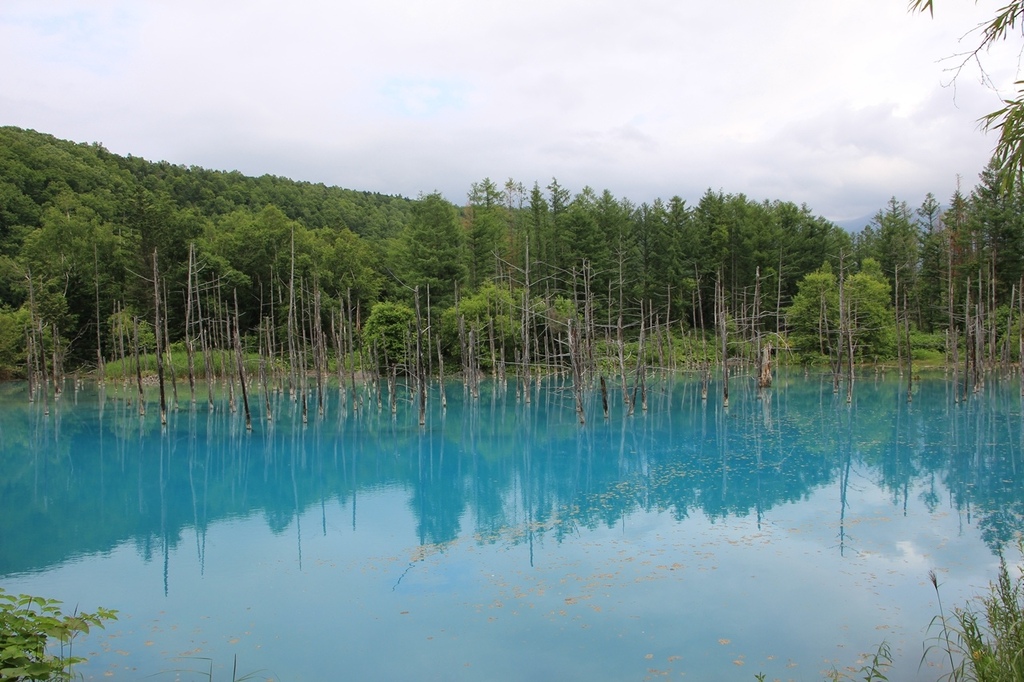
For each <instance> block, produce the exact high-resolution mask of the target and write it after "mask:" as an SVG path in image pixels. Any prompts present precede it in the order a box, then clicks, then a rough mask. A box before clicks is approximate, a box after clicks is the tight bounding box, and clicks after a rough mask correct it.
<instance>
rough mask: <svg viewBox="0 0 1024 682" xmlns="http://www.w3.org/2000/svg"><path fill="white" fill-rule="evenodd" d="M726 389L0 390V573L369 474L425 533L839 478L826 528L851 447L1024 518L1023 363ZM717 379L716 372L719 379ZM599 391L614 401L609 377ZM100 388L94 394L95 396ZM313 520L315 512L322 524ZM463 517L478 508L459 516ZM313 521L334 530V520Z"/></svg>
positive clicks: (276, 511)
mask: <svg viewBox="0 0 1024 682" xmlns="http://www.w3.org/2000/svg"><path fill="white" fill-rule="evenodd" d="M732 389H733V390H732V392H731V403H732V405H731V407H730V408H729V409H728V410H725V409H723V408H722V407H721V405H720V404H719V403H718V401H714V400H708V401H702V400H701V399H700V390H699V384H698V383H697V382H691V381H688V380H686V379H678V380H660V381H657V382H652V383H651V387H650V400H649V402H650V409H649V410H648V412H646V413H642V412H638V413H637V414H635V415H634V416H633V417H631V418H627V417H625V416H624V415H623V414H622V413H621V408H620V410H619V411H615V410H614V409H613V413H612V416H611V418H610V419H608V420H604V419H603V418H602V417H601V416H600V406H599V404H598V403H597V402H596V400H595V401H594V402H592V403H591V404H589V405H588V409H590V410H592V412H593V417H592V418H591V419H589V420H588V424H587V426H585V427H583V428H580V426H579V425H578V423H577V421H576V418H575V414H574V410H573V407H572V405H571V393H570V392H568V391H564V390H561V388H560V387H559V386H554V387H553V388H552V389H551V390H545V391H541V392H539V393H537V394H536V399H534V400H532V401H531V402H530V403H525V402H517V401H516V400H515V397H514V392H512V391H514V389H511V390H510V392H509V393H505V392H504V391H501V390H483V391H481V395H480V398H479V399H478V400H476V401H469V402H468V403H467V402H463V401H461V400H459V397H458V391H449V406H448V410H447V412H446V413H445V414H443V415H442V414H441V412H440V408H439V405H437V404H436V403H437V401H434V403H433V404H432V410H433V411H432V412H431V414H430V415H429V419H428V425H427V427H425V428H423V429H421V428H420V427H419V426H418V424H417V423H416V421H417V420H416V414H415V409H414V408H413V407H409V408H408V409H404V406H400V409H399V412H398V414H397V415H395V416H392V415H391V414H390V412H389V411H388V410H385V411H384V412H377V411H376V410H375V409H368V410H361V411H360V412H359V413H358V414H351V413H349V414H347V415H345V416H344V417H342V416H341V415H337V414H336V413H335V412H334V411H333V410H332V409H329V410H328V414H329V415H331V414H334V415H335V416H334V418H333V419H332V418H328V419H327V420H324V421H320V422H315V423H311V424H309V425H303V424H302V422H301V418H300V414H299V411H298V410H297V409H296V407H295V403H293V402H292V401H291V400H290V399H288V398H287V396H281V397H278V398H277V401H278V402H277V403H276V404H275V406H274V408H275V414H276V415H277V418H276V419H275V421H274V422H273V424H271V425H267V424H258V425H257V429H256V430H255V431H254V432H253V433H252V434H248V433H246V431H245V429H244V426H243V425H242V424H241V423H240V417H239V416H238V415H236V414H231V413H230V412H229V411H227V410H226V409H221V407H218V409H217V410H216V411H214V412H212V413H208V412H207V411H206V410H205V407H203V409H200V410H199V411H198V412H196V411H193V410H192V409H191V407H190V406H186V405H185V404H184V403H183V405H182V408H181V410H179V411H178V412H172V413H171V415H170V417H171V419H170V423H169V425H168V427H167V430H166V431H162V430H161V429H160V427H159V420H158V418H157V417H153V416H150V417H145V418H142V417H140V416H139V415H138V410H137V409H136V408H135V407H133V406H132V405H130V404H128V403H127V402H125V401H124V400H121V399H120V398H118V397H117V396H116V395H113V394H108V395H107V396H105V398H103V401H102V402H101V401H100V400H97V399H96V396H95V394H87V395H89V396H90V397H89V398H88V399H87V398H81V399H80V400H79V401H78V402H79V404H78V405H72V404H71V403H70V402H69V401H67V400H65V402H64V403H63V404H58V405H56V406H52V412H51V414H50V415H49V416H46V415H43V414H42V411H41V409H40V407H39V406H38V405H35V406H33V405H29V404H27V403H25V402H24V401H23V400H18V399H15V401H12V402H10V403H9V404H5V406H4V410H3V411H2V412H0V467H2V471H3V472H4V475H3V476H2V477H0V494H2V498H0V499H2V505H3V509H2V511H3V513H2V514H0V537H3V538H4V552H3V554H0V573H3V574H6V573H11V572H16V571H24V570H33V569H37V568H39V567H42V566H47V565H51V564H54V563H57V562H60V561H62V560H64V559H66V558H67V557H69V556H73V555H76V554H80V553H86V552H101V551H106V550H109V549H111V548H113V547H114V546H116V545H118V544H120V543H123V542H125V541H131V542H133V543H134V544H135V546H136V547H137V548H138V551H139V552H140V554H142V555H143V556H145V557H147V559H152V560H158V558H160V557H161V556H162V557H164V558H165V557H166V556H167V553H168V551H169V550H170V549H173V548H175V547H176V546H177V545H179V544H180V543H181V542H182V540H183V539H185V538H188V541H189V542H193V541H194V543H195V546H196V550H195V551H196V552H197V554H198V556H199V558H200V561H201V562H202V561H203V557H204V548H205V534H206V529H207V528H208V527H209V525H210V524H211V523H213V522H215V521H217V520H221V519H225V518H231V517H242V516H251V515H253V514H259V515H261V516H262V517H263V518H264V519H265V520H266V522H267V524H268V527H269V528H270V529H271V530H272V531H273V532H275V533H279V534H284V533H288V532H294V533H295V535H296V538H297V542H298V550H299V552H301V537H302V533H301V532H300V531H303V530H304V531H305V532H307V533H308V532H310V530H309V529H300V528H299V527H298V520H299V518H300V516H301V515H302V514H303V513H304V512H306V511H308V510H310V509H312V508H315V507H314V506H316V507H319V508H321V509H324V508H325V507H326V504H327V501H337V502H341V503H343V504H344V503H349V502H350V503H351V505H352V514H353V518H352V523H353V524H357V523H358V515H357V513H356V505H355V501H356V498H357V496H358V494H359V492H360V491H361V490H367V489H380V488H382V487H390V488H394V487H400V488H403V489H405V490H407V491H408V494H409V503H408V505H409V509H410V511H411V513H412V514H413V517H414V518H415V528H414V529H410V530H411V531H412V532H413V533H414V534H415V535H414V536H415V538H416V539H417V540H418V541H419V542H420V543H422V544H444V543H447V542H450V541H452V540H454V539H456V538H458V537H459V536H460V535H462V534H464V533H465V532H473V533H475V534H477V535H478V537H479V538H480V540H481V541H483V542H495V541H501V542H509V543H517V544H518V543H528V544H529V545H530V547H531V556H532V549H533V546H534V542H535V541H537V540H538V539H539V538H541V537H544V536H549V537H551V538H552V539H554V540H556V541H558V540H560V539H562V538H563V537H565V536H566V535H567V534H570V533H574V532H577V530H578V529H579V528H588V527H589V528H593V527H598V526H602V525H604V526H615V525H616V524H619V523H621V522H622V521H623V520H624V519H625V518H626V517H627V516H628V515H629V514H631V513H634V512H642V511H658V512H667V513H669V514H671V515H672V516H673V517H675V518H678V519H683V518H686V517H689V516H693V515H695V514H703V515H705V516H707V517H709V518H711V519H718V518H724V517H727V516H746V515H750V514H756V515H757V517H758V520H760V518H761V516H762V515H763V514H765V513H767V512H768V511H770V510H771V509H772V508H773V507H775V506H778V505H780V504H784V503H787V502H794V501H798V500H800V499H802V498H805V497H807V496H808V495H809V494H810V493H811V491H813V490H815V489H817V488H820V487H822V486H826V485H833V484H837V485H838V486H839V488H840V498H839V499H838V500H837V507H836V511H835V514H836V516H835V520H837V521H839V522H840V534H841V537H840V539H839V541H838V542H839V546H840V547H843V546H844V544H845V543H846V541H847V539H846V537H845V535H843V533H844V532H845V528H844V526H843V523H842V521H843V520H844V514H845V511H846V500H845V496H844V494H845V490H846V488H847V484H848V481H849V476H850V472H851V469H858V470H861V471H867V472H868V473H869V475H870V476H871V477H872V478H874V479H875V481H876V483H877V484H878V485H879V486H881V487H882V489H884V490H886V491H888V493H889V495H890V497H891V501H892V503H893V504H894V505H895V506H897V507H899V508H901V509H904V508H905V506H906V504H907V502H908V500H911V499H914V498H915V497H916V498H918V499H921V500H922V501H924V503H925V504H926V506H927V508H928V509H929V510H934V509H936V508H938V506H939V505H941V504H943V503H944V502H943V501H944V499H945V498H947V497H948V500H949V502H948V504H949V505H950V506H952V507H953V508H955V510H956V511H957V512H958V513H960V514H961V516H962V517H963V518H965V520H966V522H968V523H976V524H977V525H978V526H979V527H980V529H981V532H982V536H983V538H984V539H985V542H986V543H988V544H989V546H990V547H992V548H993V550H998V549H999V548H1000V547H1002V546H1003V545H1004V544H1005V543H1006V542H1007V541H1009V540H1010V539H1011V538H1012V536H1013V535H1014V534H1015V533H1017V532H1020V531H1021V530H1022V529H1024V460H1022V454H1021V453H1022V449H1021V443H1022V440H1024V428H1022V418H1021V416H1020V412H1021V410H1020V397H1019V394H1018V393H1017V390H1018V389H1017V387H1016V385H1009V384H1007V385H1002V384H999V383H998V382H992V383H990V385H989V386H987V387H986V391H985V392H984V393H982V394H980V395H978V396H975V397H973V398H972V399H971V400H969V401H967V402H965V403H962V404H957V403H955V402H954V401H953V396H952V393H951V392H950V391H948V390H947V389H946V385H945V384H944V383H943V382H928V381H924V382H922V383H920V384H919V388H918V391H917V394H916V395H915V397H914V402H913V403H912V404H907V403H906V399H905V395H904V394H903V393H902V392H901V391H900V389H899V386H898V382H896V381H895V380H891V381H886V380H884V379H879V380H876V381H870V380H863V381H860V382H858V384H857V388H856V391H855V392H854V402H853V404H851V405H847V404H846V402H845V399H844V398H841V397H837V396H835V395H833V393H832V386H831V382H830V381H822V382H818V381H815V380H813V379H812V380H809V381H808V380H805V379H803V378H798V379H793V378H787V377H780V378H779V380H778V381H777V382H776V385H775V386H774V387H773V389H772V390H771V391H769V392H767V393H765V394H763V395H762V396H760V397H758V396H757V395H756V394H755V392H754V391H753V389H751V388H747V387H746V384H744V383H743V382H742V381H735V382H733V386H732ZM712 394H714V393H713V392H712ZM610 402H611V404H612V405H613V406H616V405H618V406H621V404H622V401H621V397H619V396H616V395H614V394H613V395H612V396H611V400H610ZM101 408H102V409H101ZM318 526H319V527H318ZM466 526H471V528H470V527H466ZM313 532H323V533H326V532H328V529H327V526H326V522H325V523H323V524H313Z"/></svg>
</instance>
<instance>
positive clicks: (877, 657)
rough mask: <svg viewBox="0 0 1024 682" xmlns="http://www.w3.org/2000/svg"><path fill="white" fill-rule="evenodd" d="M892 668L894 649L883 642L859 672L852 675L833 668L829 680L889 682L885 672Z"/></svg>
mask: <svg viewBox="0 0 1024 682" xmlns="http://www.w3.org/2000/svg"><path fill="white" fill-rule="evenodd" d="M891 667H892V648H891V647H890V646H889V643H888V642H882V643H881V644H879V645H878V649H876V650H875V653H873V654H871V656H870V658H869V660H868V661H867V662H865V663H864V664H863V665H862V666H861V667H860V668H859V669H858V670H856V671H853V672H852V675H856V677H853V676H851V674H847V673H846V672H842V671H840V670H836V669H835V668H833V669H832V670H831V671H830V672H829V673H828V679H829V680H832V682H839V680H853V679H858V680H863V681H864V682H887V681H888V679H889V678H888V677H886V675H885V672H886V671H887V670H888V669H889V668H891Z"/></svg>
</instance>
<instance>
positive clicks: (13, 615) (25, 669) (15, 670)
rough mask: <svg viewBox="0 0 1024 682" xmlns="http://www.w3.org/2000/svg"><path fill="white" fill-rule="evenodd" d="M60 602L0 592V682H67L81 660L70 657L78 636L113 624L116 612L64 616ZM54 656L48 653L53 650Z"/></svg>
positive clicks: (0, 590)
mask: <svg viewBox="0 0 1024 682" xmlns="http://www.w3.org/2000/svg"><path fill="white" fill-rule="evenodd" d="M60 605H61V602H59V601H57V600H55V599H44V598H42V597H32V596H29V595H24V594H22V595H17V596H15V595H13V594H8V593H7V592H5V591H4V590H3V588H0V678H2V679H5V680H6V679H11V680H71V679H72V668H73V667H74V665H75V664H77V663H81V662H83V661H84V660H85V659H84V658H81V657H77V656H73V655H72V645H73V643H74V640H75V638H76V637H78V636H79V635H87V634H89V631H90V630H91V629H92V628H94V627H97V628H102V627H103V626H104V623H105V622H106V621H110V620H117V612H116V611H113V610H110V609H103V608H100V609H97V610H96V612H95V613H84V612H83V613H78V611H77V610H76V611H75V612H73V613H71V614H65V613H63V612H62V611H61V609H60ZM55 647H56V649H57V652H56V653H51V650H52V649H53V648H55Z"/></svg>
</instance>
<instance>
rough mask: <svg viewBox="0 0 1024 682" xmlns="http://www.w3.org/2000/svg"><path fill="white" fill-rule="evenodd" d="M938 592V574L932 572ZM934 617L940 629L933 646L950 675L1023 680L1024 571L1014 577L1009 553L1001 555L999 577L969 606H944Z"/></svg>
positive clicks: (985, 681) (989, 681) (987, 681)
mask: <svg viewBox="0 0 1024 682" xmlns="http://www.w3.org/2000/svg"><path fill="white" fill-rule="evenodd" d="M929 578H930V579H931V582H932V585H933V586H934V587H935V591H936V594H938V592H939V584H938V580H937V579H936V577H935V573H934V572H930V573H929ZM939 604H940V612H939V615H938V616H936V618H935V619H934V620H933V621H932V627H936V626H937V627H938V628H939V629H940V633H939V634H938V635H937V636H936V638H935V646H936V647H938V648H939V649H941V650H943V652H944V653H945V654H946V655H947V656H948V658H949V661H950V664H951V665H952V666H953V670H952V672H951V674H950V679H952V680H977V681H978V682H1004V681H1005V682H1011V681H1013V682H1016V681H1019V680H1024V572H1021V571H1020V569H1018V574H1017V576H1016V577H1015V578H1011V576H1010V571H1009V569H1008V568H1007V566H1006V559H1005V558H1004V557H1000V560H999V573H998V575H997V577H996V581H995V582H993V583H990V584H989V589H988V592H987V593H986V594H983V595H981V596H979V597H976V598H975V599H974V600H973V602H969V603H968V604H967V605H966V606H963V607H957V608H955V609H953V613H952V615H951V616H948V617H947V616H946V614H945V613H944V612H942V610H941V604H942V602H941V597H940V601H939Z"/></svg>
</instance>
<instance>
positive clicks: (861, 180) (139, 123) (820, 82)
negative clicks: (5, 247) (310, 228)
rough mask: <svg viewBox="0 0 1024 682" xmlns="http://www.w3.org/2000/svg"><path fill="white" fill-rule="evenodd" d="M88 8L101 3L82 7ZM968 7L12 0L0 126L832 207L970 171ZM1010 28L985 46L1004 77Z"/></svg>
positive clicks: (459, 193) (341, 176)
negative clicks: (962, 66) (964, 60)
mask: <svg viewBox="0 0 1024 682" xmlns="http://www.w3.org/2000/svg"><path fill="white" fill-rule="evenodd" d="M83 7H84V8H85V9H83ZM984 11H985V10H984V8H980V9H979V8H978V7H976V6H974V5H973V3H946V4H945V5H942V6H940V7H938V8H937V16H936V17H935V18H934V19H932V18H929V17H928V16H920V15H909V14H908V13H907V11H906V5H905V3H903V2H900V1H899V0H866V1H865V2H862V3H856V4H850V3H839V2H837V1H834V0H780V1H779V2H775V3H758V4H751V3H747V2H742V1H741V0H725V1H724V2H719V3H714V4H710V3H679V2H672V1H670V0H644V1H642V2H639V3H634V4H632V5H629V6H628V7H627V6H624V5H622V4H621V3H613V2H609V1H606V0H591V1H588V2H582V1H581V0H555V1H551V0H548V1H546V2H541V1H540V0H524V1H523V2H520V3H516V4H514V5H508V4H507V3H500V4H499V3H496V2H491V1H485V0H481V1H476V2H469V1H468V0H439V1H438V2H434V3H412V2H408V0H384V1H382V2H376V3H360V4H358V5H348V4H338V3H330V2H318V1H316V0H302V1H298V2H293V3H288V4H281V3H277V2H266V1H258V2H253V1H246V2H242V1H241V0H234V1H225V2H218V3H212V4H211V3H207V2H199V1H198V0H185V1H182V2H176V3H163V2H155V3H132V2H128V0H105V1H104V2H94V3H88V4H83V3H75V2H70V0H65V1H64V2H53V3H37V2H28V1H25V0H8V1H7V2H5V3H4V4H3V5H0V66H2V67H3V68H2V69H0V124H12V125H20V126H24V127H30V128H35V129H37V130H42V131H45V132H51V133H53V134H55V135H58V136H61V137H68V138H71V139H75V140H80V141H101V142H103V143H104V144H106V145H107V146H108V147H109V148H111V149H112V150H113V151H115V152H118V153H131V154H135V155H140V156H145V157H147V158H152V159H167V160H170V161H173V162H176V163H186V164H198V165H203V166H208V167H212V168H237V169H239V170H242V171H243V172H245V173H251V174H262V173H272V174H277V175H288V176H292V177H296V178H299V179H305V180H313V181H323V182H327V183H331V184H340V185H343V186H347V187H352V188H356V189H369V190H375V191H382V192H387V193H397V194H405V195H409V196H415V195H417V194H418V193H419V192H421V191H431V190H433V189H439V190H441V191H443V192H444V193H445V194H447V195H448V196H449V198H451V199H453V200H456V201H460V200H462V198H463V197H464V196H465V194H466V192H467V191H468V190H469V185H470V183H472V182H474V181H477V180H479V179H481V178H482V177H484V176H485V175H486V176H490V177H492V178H501V179H503V178H506V177H509V176H512V177H515V178H516V179H519V180H521V181H523V182H524V183H526V184H527V185H531V184H532V183H533V181H534V180H537V181H539V182H540V184H541V185H542V186H543V185H546V184H547V183H548V181H549V180H550V178H551V177H552V176H555V177H558V178H559V181H560V182H562V183H563V184H564V185H565V186H567V187H570V188H572V189H576V190H578V189H580V188H581V187H582V186H583V185H584V184H589V185H591V186H594V187H595V188H597V189H604V188H608V189H610V190H611V191H612V192H613V193H614V194H616V195H617V196H626V197H629V198H631V199H633V200H634V201H637V202H639V201H648V200H651V199H653V198H655V197H658V196H661V197H663V198H668V197H670V196H672V195H674V194H678V195H680V196H683V197H684V198H687V199H691V200H695V199H696V198H698V197H699V196H700V195H701V194H702V193H703V191H704V190H705V189H706V188H708V187H712V188H715V189H723V190H725V191H727V192H743V193H745V194H747V195H748V196H751V197H753V198H757V199H783V200H793V201H798V202H806V203H807V204H809V205H810V206H811V207H812V208H813V209H814V210H816V211H818V212H820V213H823V214H825V215H828V216H830V217H836V218H844V217H850V215H856V214H857V212H861V211H863V212H866V213H868V212H873V211H874V210H876V209H877V208H879V207H881V206H882V204H884V202H885V200H886V199H887V198H888V197H889V196H891V195H896V196H897V197H900V198H901V199H905V200H907V201H908V202H910V203H916V202H918V201H919V200H920V199H921V198H923V196H924V194H925V192H928V191H931V192H934V193H935V194H936V195H937V196H939V197H940V198H945V197H947V196H948V195H949V194H950V193H951V192H952V189H953V188H954V186H955V183H956V177H957V175H961V176H963V177H964V178H965V182H966V183H967V184H968V186H969V185H970V184H972V183H973V181H974V179H975V178H976V176H977V173H978V172H980V170H981V169H982V167H983V166H984V164H985V162H986V161H987V158H988V155H989V152H990V149H991V147H992V144H993V139H992V138H991V136H990V137H985V136H984V135H982V134H981V133H979V132H978V131H977V130H976V127H975V121H976V119H977V118H978V117H979V116H980V115H982V114H984V113H985V112H986V111H989V110H991V109H993V108H995V107H996V106H998V97H997V95H996V93H994V92H993V91H992V90H991V89H990V88H988V87H986V86H984V85H982V84H980V83H979V82H978V73H979V72H978V71H977V69H976V68H975V67H974V66H973V65H969V67H968V69H967V70H966V71H965V73H964V74H963V75H962V76H961V78H960V79H959V80H958V81H957V89H956V92H955V96H954V91H953V90H952V89H950V88H944V87H943V85H944V84H945V83H948V81H949V80H950V77H951V75H950V73H949V72H948V71H947V69H948V68H949V67H951V66H954V65H955V64H956V63H957V62H956V61H955V60H949V61H943V58H944V57H948V56H950V55H953V54H955V53H956V52H958V51H963V50H966V49H969V48H970V47H971V46H972V45H973V43H972V42H971V41H972V40H974V37H973V36H968V37H966V38H965V39H964V40H963V42H958V41H959V40H960V39H961V37H963V36H964V34H965V33H966V32H967V31H968V29H969V28H970V27H972V26H974V25H975V24H976V23H977V22H978V21H980V20H981V19H982V18H983V17H984ZM1015 48H1016V46H1015V45H1006V46H999V47H998V48H997V49H996V50H994V51H993V52H992V53H991V54H986V55H985V58H986V62H985V64H986V66H987V68H988V69H989V72H990V75H991V76H992V78H993V80H994V81H995V82H996V83H999V84H1000V85H1002V86H1004V87H1005V86H1006V84H1007V83H1011V82H1012V80H1013V78H1014V77H1015V75H1016V64H1017V62H1016V58H1015V53H1014V52H1013V50H1014V49H1015Z"/></svg>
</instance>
